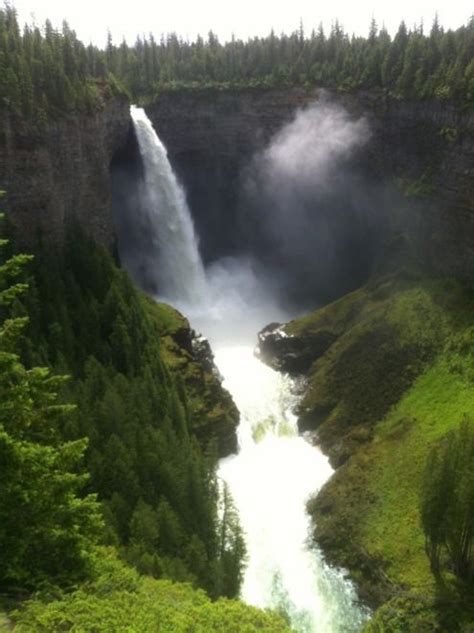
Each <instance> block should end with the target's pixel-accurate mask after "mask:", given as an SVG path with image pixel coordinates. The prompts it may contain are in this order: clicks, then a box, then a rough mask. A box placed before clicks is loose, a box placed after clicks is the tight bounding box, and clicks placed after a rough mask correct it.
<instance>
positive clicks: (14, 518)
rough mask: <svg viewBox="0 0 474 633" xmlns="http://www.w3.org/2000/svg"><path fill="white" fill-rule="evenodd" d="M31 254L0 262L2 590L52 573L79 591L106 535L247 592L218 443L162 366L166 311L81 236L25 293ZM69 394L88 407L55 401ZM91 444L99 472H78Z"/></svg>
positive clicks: (41, 262)
mask: <svg viewBox="0 0 474 633" xmlns="http://www.w3.org/2000/svg"><path fill="white" fill-rule="evenodd" d="M28 259H29V258H27V257H25V256H21V257H20V256H16V257H13V258H10V259H9V260H7V261H6V263H4V265H3V266H2V267H1V268H0V283H1V284H2V291H1V294H0V301H1V304H2V310H3V311H5V310H6V307H5V306H7V304H8V306H9V310H10V312H11V317H9V318H6V320H5V321H4V324H3V326H2V329H1V331H0V341H1V345H2V347H1V350H0V352H1V354H0V372H1V375H0V392H1V393H0V395H1V407H0V430H1V447H0V448H1V458H2V472H1V484H2V495H1V502H0V503H1V506H0V518H1V525H0V544H1V547H2V551H4V552H6V553H7V554H6V555H5V556H3V557H2V578H1V585H2V586H3V588H9V587H10V588H11V587H18V588H25V587H31V586H35V585H37V583H38V579H39V578H41V577H42V574H43V575H44V577H45V579H48V580H50V581H60V582H61V583H62V584H64V583H66V584H67V583H68V582H70V581H71V580H72V579H73V578H74V577H75V576H77V575H79V576H80V575H81V573H83V572H84V571H85V568H84V566H85V564H86V562H87V560H86V559H87V555H86V553H87V552H88V551H89V550H90V548H91V547H90V546H91V544H93V543H94V542H95V541H94V538H97V537H100V538H101V539H102V540H104V539H106V540H108V541H109V542H111V543H112V544H115V545H117V546H118V547H119V549H120V551H121V552H122V555H123V557H124V558H125V559H126V560H127V561H129V562H130V563H132V564H133V565H135V566H136V567H137V568H138V569H139V570H140V571H141V572H143V573H146V574H150V575H153V576H155V577H167V578H171V579H174V580H186V581H189V582H192V583H194V584H195V585H198V586H200V587H203V588H205V589H206V590H207V591H208V593H209V594H210V595H211V596H213V597H217V596H220V595H225V596H229V597H231V596H235V595H237V593H238V591H239V587H240V582H241V577H242V570H243V563H244V557H245V546H244V540H243V536H242V533H241V530H240V526H239V522H238V517H237V514H236V512H235V510H234V508H233V503H232V499H231V498H230V496H229V494H228V493H227V491H224V493H223V494H222V495H219V492H218V489H217V481H216V475H215V465H216V458H215V451H214V450H213V449H212V444H211V445H210V446H209V450H208V451H207V452H206V453H205V452H204V451H203V449H202V448H201V446H200V445H199V444H198V443H197V441H196V439H195V438H194V436H193V433H192V429H193V414H192V412H191V410H190V408H189V407H188V402H187V393H186V389H185V387H184V385H183V383H182V382H181V381H180V380H179V377H176V376H174V375H173V374H171V373H170V371H169V370H168V367H167V364H166V362H165V361H164V360H163V358H162V356H163V355H162V351H161V347H160V340H161V332H160V329H159V322H160V319H161V313H160V312H159V309H158V307H157V306H156V305H155V304H154V303H153V302H152V301H149V300H147V299H146V298H145V297H143V296H142V295H140V294H139V293H138V292H137V291H136V290H135V289H134V287H133V285H132V283H131V281H130V279H129V277H128V276H127V274H126V273H125V272H123V271H121V270H120V269H119V268H117V266H116V265H115V263H114V261H113V259H112V257H111V256H110V255H109V254H108V253H107V252H106V251H102V250H100V249H99V248H97V247H96V246H94V245H93V244H92V243H90V242H89V241H88V240H86V239H85V238H84V237H82V235H81V234H80V232H78V231H73V232H72V234H71V238H70V240H69V243H68V248H67V249H65V250H62V251H61V252H60V251H57V252H54V250H51V249H49V251H48V253H41V252H39V253H38V256H37V257H36V259H35V262H34V263H33V264H30V268H31V269H32V271H33V275H32V278H31V279H30V281H29V286H30V287H29V290H28V292H27V286H26V284H17V285H13V286H12V285H11V284H9V280H10V279H11V278H12V277H14V276H15V274H17V273H18V272H20V268H21V265H22V264H23V263H25V261H28ZM26 315H31V318H30V319H29V322H28V318H27V316H26ZM7 316H8V315H7ZM167 318H168V319H169V318H170V317H169V314H167ZM17 348H18V349H20V350H21V356H22V360H23V362H21V361H20V357H19V356H18V354H17V353H16V352H15V351H12V350H16V349H17ZM38 364H41V365H46V366H48V367H50V368H52V369H54V370H55V371H56V372H59V373H61V374H62V373H65V372H67V373H69V374H71V375H72V377H73V380H71V381H69V382H66V383H64V379H62V378H60V377H56V376H52V375H51V374H50V370H49V369H39V368H37V367H36V365H38ZM25 366H26V367H33V369H26V368H25ZM59 389H60V390H61V395H62V398H63V400H64V401H65V402H70V401H73V402H77V403H78V406H77V408H74V407H71V406H68V405H59V404H56V403H55V399H56V393H55V392H56V391H57V390H59ZM83 438H87V440H85V439H83ZM87 444H88V450H87V454H86V461H87V466H88V470H89V472H90V478H88V477H86V476H85V475H82V474H80V471H78V470H77V469H78V463H79V460H80V459H81V457H82V456H83V454H84V451H85V449H86V446H87ZM88 479H89V480H88ZM85 484H87V490H88V491H89V493H90V494H89V496H85V497H84V498H80V497H79V496H78V493H79V492H80V490H81V488H83V487H84V485H85ZM95 493H98V497H99V500H100V501H101V507H102V515H103V517H104V518H105V522H106V525H107V530H106V531H104V526H103V519H102V517H101V513H100V512H99V508H100V506H99V504H97V503H96V501H95V500H94V496H93V495H94V494H95ZM220 498H221V501H219V499H220ZM94 535H95V537H94ZM93 537H94V538H93ZM82 559H84V561H83V560H82ZM63 576H64V577H63Z"/></svg>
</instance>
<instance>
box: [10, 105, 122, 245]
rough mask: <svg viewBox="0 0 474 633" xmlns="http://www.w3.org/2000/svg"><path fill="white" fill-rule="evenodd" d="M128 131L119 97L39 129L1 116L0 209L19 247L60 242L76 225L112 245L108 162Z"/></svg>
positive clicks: (112, 229)
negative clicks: (1, 197) (1, 194)
mask: <svg viewBox="0 0 474 633" xmlns="http://www.w3.org/2000/svg"><path fill="white" fill-rule="evenodd" d="M129 126H130V115H129V104H128V101H127V100H126V99H124V98H123V97H115V98H110V99H106V100H104V103H103V107H102V108H101V109H100V110H98V111H95V112H93V113H87V114H86V113H76V114H74V113H70V114H68V115H64V116H58V117H55V118H54V119H53V118H52V117H51V119H50V121H49V122H48V123H46V124H44V125H43V126H42V128H41V130H40V131H39V130H38V129H37V128H32V127H31V125H28V124H27V123H26V122H25V121H23V120H22V119H19V118H18V117H15V116H12V115H9V114H6V113H3V114H2V122H1V124H0V188H1V189H4V190H5V191H6V192H7V197H6V200H5V201H4V204H3V205H2V206H3V207H4V209H5V211H6V212H7V213H8V217H9V219H10V221H11V222H12V224H13V226H14V227H15V229H16V230H17V233H18V238H19V240H20V241H21V242H24V243H26V244H28V243H31V242H34V241H36V240H38V239H39V240H43V239H44V240H46V241H48V240H51V241H54V242H60V241H61V240H62V239H63V237H64V232H65V228H66V226H67V224H68V223H69V222H71V221H73V220H74V219H77V220H78V221H79V222H80V224H81V226H82V227H83V229H84V230H85V232H86V233H87V234H88V235H90V236H91V237H92V238H93V239H94V240H95V241H96V242H98V243H99V244H102V245H105V246H107V247H111V246H112V245H113V243H114V240H115V229H114V221H113V215H112V202H111V200H112V196H111V179H110V163H111V161H112V158H113V156H114V154H115V152H116V151H117V150H118V149H119V148H120V147H121V146H122V145H123V144H124V143H125V141H126V138H127V135H128V132H129Z"/></svg>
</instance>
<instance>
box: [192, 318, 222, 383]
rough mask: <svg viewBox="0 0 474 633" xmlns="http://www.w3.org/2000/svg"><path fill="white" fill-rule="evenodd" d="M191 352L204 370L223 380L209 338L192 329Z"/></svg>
mask: <svg viewBox="0 0 474 633" xmlns="http://www.w3.org/2000/svg"><path fill="white" fill-rule="evenodd" d="M191 354H192V356H193V358H194V360H195V361H196V362H197V363H199V364H200V365H201V367H202V368H203V369H204V371H207V372H209V373H211V374H213V375H214V376H215V377H216V378H218V379H219V380H221V381H222V380H223V378H222V374H221V373H220V371H219V370H218V369H217V365H216V364H215V362H214V354H213V352H212V349H211V345H210V343H209V341H208V340H207V338H205V337H204V336H203V335H202V334H198V333H197V332H195V331H194V330H191Z"/></svg>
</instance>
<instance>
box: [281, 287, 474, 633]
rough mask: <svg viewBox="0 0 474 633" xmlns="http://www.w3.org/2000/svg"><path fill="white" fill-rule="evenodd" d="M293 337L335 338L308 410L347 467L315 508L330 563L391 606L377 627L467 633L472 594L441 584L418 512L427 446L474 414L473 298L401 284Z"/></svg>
mask: <svg viewBox="0 0 474 633" xmlns="http://www.w3.org/2000/svg"><path fill="white" fill-rule="evenodd" d="M287 329H288V331H290V332H292V333H294V334H297V335H298V336H302V337H303V338H304V337H305V336H311V335H313V336H314V334H315V332H317V331H318V330H321V329H330V330H331V331H333V332H335V333H337V335H338V339H337V340H336V342H335V343H334V344H333V345H332V346H331V348H330V349H329V350H328V351H327V352H326V354H324V355H323V356H322V357H321V358H319V359H318V360H317V361H316V362H315V363H314V364H313V367H312V369H311V372H310V382H309V389H308V392H307V395H306V397H305V399H304V401H303V403H302V413H303V418H304V419H305V423H306V426H313V428H314V427H315V428H318V433H319V434H320V437H321V439H322V441H323V444H324V445H325V446H326V448H328V450H329V452H330V454H331V456H332V457H333V461H334V462H336V463H343V462H344V464H343V465H342V466H341V467H340V468H339V469H338V471H337V472H336V474H335V476H334V477H333V478H332V480H331V481H330V482H329V483H328V485H327V486H326V487H325V488H324V489H323V490H322V492H321V494H320V495H319V496H318V497H317V498H316V499H315V500H313V501H312V502H311V503H310V510H311V512H312V513H313V516H314V518H315V521H316V530H315V533H316V537H317V538H318V540H319V542H320V543H321V544H322V545H323V547H324V549H325V551H326V554H327V556H328V558H329V559H330V560H332V562H335V563H338V564H343V565H345V566H347V567H348V568H349V569H350V570H351V573H352V575H353V577H354V578H355V579H356V580H357V581H358V582H359V585H360V586H361V588H362V595H364V596H365V597H366V598H368V599H369V600H371V601H372V602H373V603H374V604H376V605H379V604H381V603H383V602H386V601H387V600H391V602H389V606H386V607H385V608H383V609H381V610H380V611H379V612H378V615H377V616H376V618H375V619H374V623H373V624H372V625H371V627H372V629H371V630H373V631H424V630H426V631H431V630H446V631H448V630H449V631H455V630H472V626H473V623H474V613H473V612H472V611H471V610H470V607H469V604H468V602H469V600H468V599H467V598H466V595H467V594H468V593H469V589H466V588H465V587H458V586H456V585H455V582H454V579H453V578H452V577H450V576H449V574H448V573H446V574H445V575H444V577H443V579H442V583H440V582H436V580H435V578H434V577H433V575H432V574H431V571H430V569H429V564H428V559H427V557H426V555H425V552H424V537H423V533H422V530H421V527H420V522H419V514H418V494H419V486H420V480H421V474H422V470H423V467H424V464H425V460H426V456H427V454H428V451H429V449H430V448H431V446H433V444H435V443H436V442H437V441H439V439H440V438H441V437H443V436H444V435H445V434H446V433H447V432H449V431H450V430H451V429H453V428H455V427H457V426H458V425H459V423H460V422H461V420H462V419H463V417H464V416H472V415H474V297H473V295H472V293H471V292H469V291H468V290H467V289H465V288H463V287H462V286H461V285H460V284H458V283H456V282H453V281H450V280H416V279H410V278H408V277H405V278H403V277H400V276H399V277H395V278H390V279H386V280H384V281H382V282H379V283H378V284H375V285H372V286H371V287H366V288H363V289H361V290H359V291H357V292H355V293H352V294H351V295H348V296H347V297H344V298H342V299H341V300H339V301H338V302H336V303H334V304H332V305H330V306H328V307H326V308H323V309H322V310H319V311H317V312H316V313H314V314H313V315H310V316H308V317H305V318H304V319H300V320H297V321H295V322H293V323H291V324H289V326H287ZM471 592H472V588H471ZM458 602H460V604H458ZM468 622H470V624H467V623H468ZM463 623H464V624H463ZM464 625H465V626H466V627H469V626H470V627H471V628H465V629H463V626H464Z"/></svg>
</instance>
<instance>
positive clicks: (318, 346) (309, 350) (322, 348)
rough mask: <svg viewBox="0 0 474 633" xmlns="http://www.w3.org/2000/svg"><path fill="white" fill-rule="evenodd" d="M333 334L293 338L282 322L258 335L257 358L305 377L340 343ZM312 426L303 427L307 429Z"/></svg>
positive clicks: (266, 328) (267, 327)
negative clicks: (330, 349)
mask: <svg viewBox="0 0 474 633" xmlns="http://www.w3.org/2000/svg"><path fill="white" fill-rule="evenodd" d="M336 338H337V337H336V335H335V334H334V333H332V332H327V331H320V332H317V333H316V334H314V335H311V336H305V337H298V336H292V335H290V334H288V333H287V332H286V331H285V326H284V325H282V324H281V323H270V324H269V325H267V326H266V327H264V328H263V330H261V331H260V332H259V333H258V346H257V349H256V354H257V356H258V357H259V358H260V359H261V360H262V361H263V362H264V363H266V364H267V365H270V367H273V369H276V370H278V371H284V372H287V373H289V374H305V373H306V372H307V371H308V370H309V368H310V367H311V365H312V364H313V362H314V361H315V360H316V359H317V358H319V357H320V356H322V354H324V353H325V352H326V351H327V350H328V348H329V347H330V346H331V345H332V343H333V342H334V341H335V340H336ZM306 428H311V427H310V426H308V427H302V430H306Z"/></svg>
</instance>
